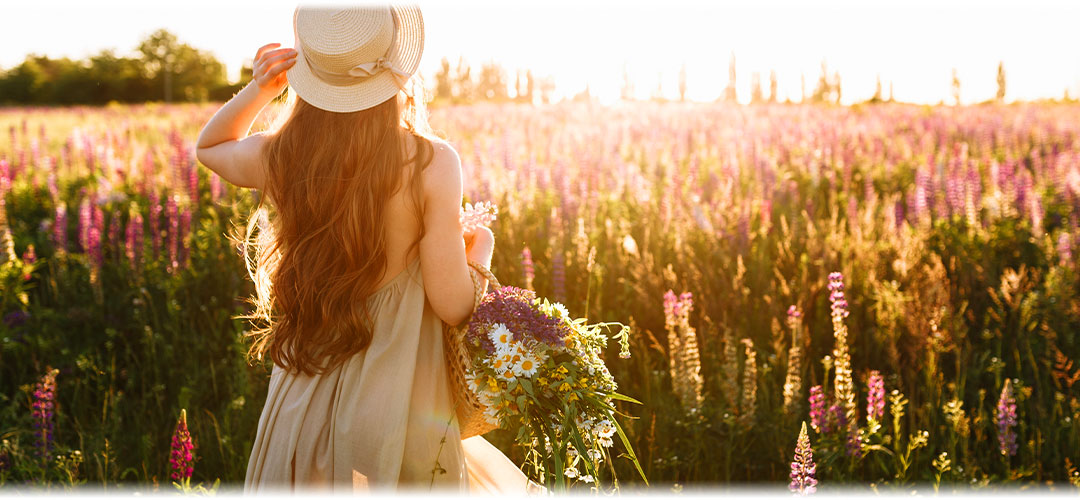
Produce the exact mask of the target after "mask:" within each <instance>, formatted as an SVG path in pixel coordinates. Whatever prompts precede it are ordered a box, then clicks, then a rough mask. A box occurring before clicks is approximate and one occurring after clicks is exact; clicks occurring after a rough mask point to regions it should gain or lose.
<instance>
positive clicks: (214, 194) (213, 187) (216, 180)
mask: <svg viewBox="0 0 1080 500" xmlns="http://www.w3.org/2000/svg"><path fill="white" fill-rule="evenodd" d="M219 191H221V177H218V175H217V174H210V200H211V201H217V200H218V198H220V197H221V195H220V194H219Z"/></svg>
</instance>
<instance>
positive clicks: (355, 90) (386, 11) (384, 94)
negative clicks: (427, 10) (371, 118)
mask: <svg viewBox="0 0 1080 500" xmlns="http://www.w3.org/2000/svg"><path fill="white" fill-rule="evenodd" d="M293 31H294V32H295V33H296V45H295V47H294V48H295V49H296V52H297V55H296V64H294V65H293V67H292V68H289V70H288V72H287V73H286V74H287V75H288V79H289V86H290V87H292V89H293V91H294V92H296V94H297V95H298V96H300V98H302V99H303V100H305V101H307V102H308V103H310V104H311V105H313V106H315V107H317V108H320V109H325V110H327V111H333V112H337V113H349V112H352V111H360V110H362V109H368V108H371V107H374V106H377V105H379V104H381V103H383V102H386V100H387V99H390V98H391V97H394V96H395V95H397V93H398V91H399V90H401V89H403V88H405V83H406V82H408V81H409V78H411V77H412V75H413V73H414V72H416V68H417V66H419V65H420V55H421V54H422V53H423V52H424V19H423V17H422V16H421V15H420V8H419V7H417V6H396V5H394V6H388V5H381V6H377V5H368V6H363V7H307V6H301V7H297V8H296V12H294V13H293Z"/></svg>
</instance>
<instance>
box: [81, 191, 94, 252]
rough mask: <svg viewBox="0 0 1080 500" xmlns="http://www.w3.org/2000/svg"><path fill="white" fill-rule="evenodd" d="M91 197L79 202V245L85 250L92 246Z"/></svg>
mask: <svg viewBox="0 0 1080 500" xmlns="http://www.w3.org/2000/svg"><path fill="white" fill-rule="evenodd" d="M90 216H91V213H90V199H89V198H84V199H83V201H82V203H80V204H79V247H80V248H82V251H83V252H87V251H88V250H89V248H90V226H91V220H90Z"/></svg>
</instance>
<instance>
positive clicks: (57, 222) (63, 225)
mask: <svg viewBox="0 0 1080 500" xmlns="http://www.w3.org/2000/svg"><path fill="white" fill-rule="evenodd" d="M52 230H53V243H54V244H55V245H56V250H57V251H66V250H67V205H64V203H63V202H60V203H57V205H56V216H55V217H54V218H53V227H52Z"/></svg>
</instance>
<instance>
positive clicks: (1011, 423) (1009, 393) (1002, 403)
mask: <svg viewBox="0 0 1080 500" xmlns="http://www.w3.org/2000/svg"><path fill="white" fill-rule="evenodd" d="M994 423H996V424H997V431H998V449H999V450H1000V451H1001V454H1002V455H1005V456H1007V457H1011V456H1013V455H1016V449H1017V445H1016V431H1015V430H1013V428H1014V427H1016V398H1014V397H1013V390H1012V380H1010V379H1005V385H1004V387H1002V388H1001V397H1000V398H999V399H998V404H997V409H996V410H995V411H994Z"/></svg>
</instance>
